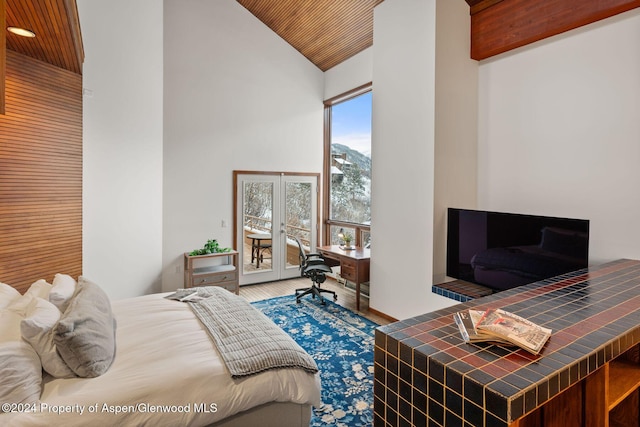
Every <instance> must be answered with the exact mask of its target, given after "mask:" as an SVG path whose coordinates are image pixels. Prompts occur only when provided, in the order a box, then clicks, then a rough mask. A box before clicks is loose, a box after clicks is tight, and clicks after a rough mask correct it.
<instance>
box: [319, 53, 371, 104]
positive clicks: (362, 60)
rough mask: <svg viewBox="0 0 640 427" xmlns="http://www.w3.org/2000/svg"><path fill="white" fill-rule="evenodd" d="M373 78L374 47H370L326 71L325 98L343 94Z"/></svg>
mask: <svg viewBox="0 0 640 427" xmlns="http://www.w3.org/2000/svg"><path fill="white" fill-rule="evenodd" d="M372 80H373V48H372V47H370V48H367V49H365V50H363V51H362V52H360V53H358V54H357V55H354V56H352V57H351V58H349V59H347V60H346V61H344V62H342V63H340V64H338V65H336V66H335V67H333V68H331V69H329V70H327V71H325V73H324V99H329V98H333V97H334V96H338V95H341V94H343V93H345V92H347V91H349V90H351V89H355V88H357V87H360V86H362V85H364V84H367V83H369V82H371V81H372Z"/></svg>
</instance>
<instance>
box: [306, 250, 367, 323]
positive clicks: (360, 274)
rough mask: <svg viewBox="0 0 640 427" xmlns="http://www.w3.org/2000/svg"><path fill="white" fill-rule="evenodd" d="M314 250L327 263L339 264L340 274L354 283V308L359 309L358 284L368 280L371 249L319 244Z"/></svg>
mask: <svg viewBox="0 0 640 427" xmlns="http://www.w3.org/2000/svg"><path fill="white" fill-rule="evenodd" d="M316 250H317V252H318V253H320V255H322V257H323V258H324V259H325V262H326V263H327V265H329V266H331V265H332V264H333V265H340V276H342V277H344V278H345V279H346V280H349V281H351V282H353V283H355V285H356V310H357V311H359V310H360V284H361V283H364V282H368V281H369V266H370V257H371V251H370V250H369V249H366V248H360V247H356V248H355V249H350V250H344V249H341V248H340V246H338V245H331V246H319V247H318V248H316ZM331 260H333V263H332V262H331Z"/></svg>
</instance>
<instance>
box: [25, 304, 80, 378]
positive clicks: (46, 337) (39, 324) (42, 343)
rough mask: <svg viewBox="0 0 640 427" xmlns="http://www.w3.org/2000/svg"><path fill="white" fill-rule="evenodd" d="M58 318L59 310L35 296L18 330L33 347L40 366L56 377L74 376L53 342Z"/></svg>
mask: <svg viewBox="0 0 640 427" xmlns="http://www.w3.org/2000/svg"><path fill="white" fill-rule="evenodd" d="M59 319H60V310H58V307H56V306H55V305H53V304H51V303H50V302H49V301H48V300H46V299H43V298H36V299H35V303H34V304H31V305H30V306H29V309H28V311H27V317H26V318H24V319H22V321H21V322H20V332H21V333H22V338H24V339H25V340H26V341H27V342H28V343H29V344H31V346H32V347H33V348H34V350H35V351H36V353H38V356H40V361H41V363H42V368H43V369H44V370H45V371H47V372H48V373H49V374H50V375H52V376H54V377H56V378H72V377H75V374H74V373H73V371H72V370H71V369H70V368H69V367H68V366H67V364H66V363H65V362H64V360H62V358H61V357H60V355H59V354H58V352H57V351H56V346H55V344H54V343H53V327H54V326H55V325H56V323H58V320H59Z"/></svg>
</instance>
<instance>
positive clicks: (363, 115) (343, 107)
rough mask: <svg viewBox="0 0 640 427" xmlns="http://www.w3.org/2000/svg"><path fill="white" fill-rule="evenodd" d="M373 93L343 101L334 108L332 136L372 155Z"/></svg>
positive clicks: (334, 139) (337, 141) (341, 142)
mask: <svg viewBox="0 0 640 427" xmlns="http://www.w3.org/2000/svg"><path fill="white" fill-rule="evenodd" d="M371 93H372V92H367V93H365V94H363V95H360V96H358V97H357V98H353V99H351V100H349V101H345V102H341V103H340V104H337V105H334V106H333V108H332V111H333V116H332V121H331V127H332V129H331V137H332V141H333V142H334V143H338V144H343V145H346V146H349V147H351V148H353V149H354V150H357V151H359V152H361V153H362V154H365V155H367V156H369V157H371Z"/></svg>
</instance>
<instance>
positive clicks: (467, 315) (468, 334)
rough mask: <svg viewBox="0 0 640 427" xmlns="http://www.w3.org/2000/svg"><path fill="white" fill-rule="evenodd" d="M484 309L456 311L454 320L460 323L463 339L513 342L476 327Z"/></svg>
mask: <svg viewBox="0 0 640 427" xmlns="http://www.w3.org/2000/svg"><path fill="white" fill-rule="evenodd" d="M483 314H484V311H482V310H465V311H459V312H457V313H454V315H453V320H454V321H455V322H456V325H458V329H459V330H460V335H462V339H463V340H464V341H465V342H467V343H473V342H486V341H492V342H496V343H501V344H511V343H510V342H509V341H506V340H501V339H500V338H497V337H494V336H493V335H490V334H487V333H485V332H482V331H479V330H478V329H476V323H478V321H479V320H480V318H481V317H482V315H483Z"/></svg>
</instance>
